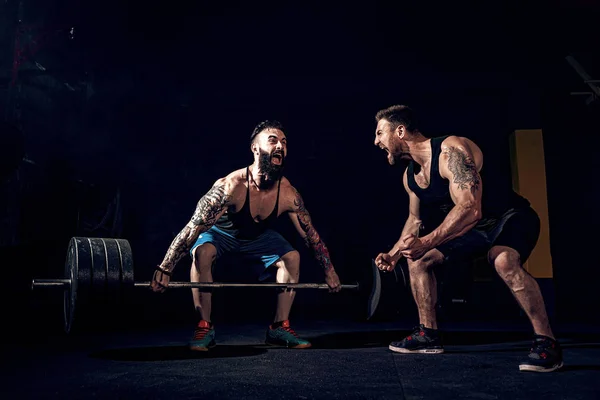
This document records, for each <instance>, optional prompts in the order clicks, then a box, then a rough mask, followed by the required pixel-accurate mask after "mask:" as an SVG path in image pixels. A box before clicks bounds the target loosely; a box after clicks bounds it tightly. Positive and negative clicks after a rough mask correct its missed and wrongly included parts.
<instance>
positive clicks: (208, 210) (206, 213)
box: [190, 179, 232, 227]
mask: <svg viewBox="0 0 600 400" xmlns="http://www.w3.org/2000/svg"><path fill="white" fill-rule="evenodd" d="M231 199H232V185H231V184H230V183H228V182H227V181H226V180H224V179H219V180H218V181H217V182H215V184H214V185H213V187H212V188H210V190H209V191H208V192H206V194H205V195H204V196H202V198H201V199H200V200H199V201H198V204H197V205H196V209H195V210H194V214H193V215H192V218H191V219H190V224H191V225H193V226H204V227H210V226H212V225H214V223H215V222H217V220H218V219H219V217H221V215H223V213H224V212H225V211H226V210H227V207H228V205H229V203H230V201H231Z"/></svg>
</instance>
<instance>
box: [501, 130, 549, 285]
mask: <svg viewBox="0 0 600 400" xmlns="http://www.w3.org/2000/svg"><path fill="white" fill-rule="evenodd" d="M510 148H511V167H512V182H513V188H514V190H515V191H516V192H517V193H519V194H521V195H522V196H524V197H525V198H527V199H528V200H529V201H530V202H531V207H532V208H533V209H534V210H535V211H536V212H537V213H538V215H539V216H540V222H541V227H540V237H539V239H538V242H537V245H536V247H535V249H534V250H533V252H532V253H531V256H530V257H529V259H528V260H527V262H526V263H525V264H524V265H523V267H524V268H525V269H526V270H527V271H528V272H529V273H530V274H531V275H532V276H533V277H535V278H552V255H551V253H550V227H549V219H548V196H547V191H546V164H545V161H544V141H543V137H542V130H541V129H523V130H516V131H514V132H513V134H512V135H511V137H510Z"/></svg>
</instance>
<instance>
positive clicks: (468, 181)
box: [448, 146, 480, 194]
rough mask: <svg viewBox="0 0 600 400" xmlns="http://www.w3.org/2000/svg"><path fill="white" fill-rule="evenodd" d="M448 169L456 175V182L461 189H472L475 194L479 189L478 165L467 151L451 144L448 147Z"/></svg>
mask: <svg viewBox="0 0 600 400" xmlns="http://www.w3.org/2000/svg"><path fill="white" fill-rule="evenodd" d="M448 169H450V171H451V172H452V174H453V175H454V183H456V184H458V187H459V188H460V189H461V190H467V189H470V190H471V193H473V194H474V193H475V192H477V190H479V184H480V182H479V174H478V173H477V167H476V165H475V162H474V161H473V159H472V158H471V157H469V156H468V155H467V154H466V153H465V152H463V151H461V150H459V149H457V148H456V147H452V146H451V147H450V148H449V149H448Z"/></svg>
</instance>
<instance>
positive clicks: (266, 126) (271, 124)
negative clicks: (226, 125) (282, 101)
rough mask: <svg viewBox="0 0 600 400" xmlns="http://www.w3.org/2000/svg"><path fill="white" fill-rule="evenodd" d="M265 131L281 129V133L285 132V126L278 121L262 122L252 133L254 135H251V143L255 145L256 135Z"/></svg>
mask: <svg viewBox="0 0 600 400" xmlns="http://www.w3.org/2000/svg"><path fill="white" fill-rule="evenodd" d="M265 129H279V130H280V131H282V132H283V125H282V124H281V122H279V121H277V120H266V121H262V122H261V123H259V124H258V125H256V127H255V128H254V130H253V131H252V135H250V143H253V142H254V138H256V135H258V134H259V133H261V132H262V131H264V130H265Z"/></svg>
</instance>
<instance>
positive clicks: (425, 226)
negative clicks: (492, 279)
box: [375, 105, 563, 372]
mask: <svg viewBox="0 0 600 400" xmlns="http://www.w3.org/2000/svg"><path fill="white" fill-rule="evenodd" d="M375 119H376V121H377V128H376V132H375V145H376V146H379V147H380V148H381V149H383V150H385V151H386V153H387V158H388V162H389V163H390V164H391V165H394V164H396V163H397V162H398V161H400V160H402V161H406V162H408V166H407V168H406V169H405V171H404V174H403V184H404V188H405V190H406V192H407V193H408V196H409V210H408V218H407V220H406V223H405V225H404V228H403V229H402V233H401V235H400V239H399V240H398V242H397V243H396V244H395V245H394V246H393V248H392V249H391V250H390V251H389V252H387V253H381V254H379V255H378V256H377V257H376V259H375V262H376V264H377V265H378V267H379V268H380V269H381V270H382V271H392V270H393V269H394V268H395V267H396V265H397V264H398V262H399V261H400V259H401V258H402V257H405V258H406V261H407V264H408V271H409V275H410V285H411V289H412V293H413V297H414V299H415V302H416V304H417V308H418V312H419V320H420V321H419V322H420V324H419V326H418V327H417V328H415V330H414V332H413V333H412V334H411V335H409V336H408V337H406V338H404V339H403V340H401V341H399V342H393V343H391V344H390V346H389V348H390V350H392V351H395V352H399V353H428V354H438V353H443V352H444V349H443V346H442V343H441V339H440V335H439V331H438V329H437V320H436V313H435V305H436V302H437V283H436V277H435V274H434V271H433V269H434V267H436V266H439V265H441V264H443V263H445V262H448V261H450V260H451V259H456V260H461V259H469V258H471V259H472V258H473V257H474V256H477V255H479V254H483V255H485V254H486V253H487V259H488V261H489V263H490V264H491V265H493V266H494V268H495V269H496V271H497V272H498V274H499V276H500V277H501V278H502V280H503V281H504V282H505V283H506V285H507V286H508V288H509V289H510V290H511V292H512V293H513V295H514V297H515V298H516V300H517V302H518V303H519V305H520V306H521V308H522V309H523V310H524V311H525V313H526V314H527V316H528V318H529V320H530V322H531V324H532V327H533V334H534V335H533V342H534V345H533V346H532V349H531V351H530V353H529V355H528V357H527V358H526V359H524V360H523V362H521V363H520V365H519V369H520V370H522V371H536V372H549V371H553V370H556V369H558V368H560V367H562V365H563V361H562V351H561V349H560V345H559V343H558V342H557V341H556V339H555V337H554V334H553V333H552V330H551V328H550V324H549V322H548V316H547V313H546V308H545V304H544V300H543V298H542V295H541V291H540V288H539V286H538V284H537V282H536V281H535V279H534V278H533V277H532V276H531V275H530V274H529V273H528V272H527V271H525V269H523V268H522V263H524V262H525V261H526V260H527V258H528V257H529V255H530V254H531V251H532V250H533V248H534V247H535V245H536V243H537V240H538V236H539V230H540V221H539V218H538V215H537V214H536V212H535V211H534V210H533V209H532V208H531V207H530V205H529V202H528V201H527V200H526V199H524V198H523V197H521V196H519V195H518V194H516V193H515V192H514V191H512V190H510V191H508V192H507V193H501V192H500V191H499V186H498V185H495V184H494V182H490V181H484V180H483V178H482V175H481V174H480V172H481V169H482V165H483V154H482V152H481V150H480V148H479V147H478V146H477V145H476V144H475V143H474V142H472V141H471V140H469V139H467V138H465V137H459V136H443V137H435V138H427V137H425V136H424V135H423V134H422V133H421V132H419V130H418V126H417V123H416V119H415V116H414V112H413V111H412V110H411V109H410V108H409V107H406V106H402V105H398V106H392V107H389V108H387V109H384V110H381V111H379V112H378V113H377V115H376V117H375ZM486 192H489V193H492V194H493V196H489V197H488V196H485V195H484V193H486ZM491 200H495V201H494V202H491Z"/></svg>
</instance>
